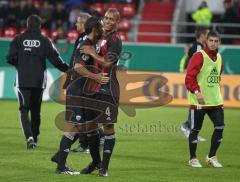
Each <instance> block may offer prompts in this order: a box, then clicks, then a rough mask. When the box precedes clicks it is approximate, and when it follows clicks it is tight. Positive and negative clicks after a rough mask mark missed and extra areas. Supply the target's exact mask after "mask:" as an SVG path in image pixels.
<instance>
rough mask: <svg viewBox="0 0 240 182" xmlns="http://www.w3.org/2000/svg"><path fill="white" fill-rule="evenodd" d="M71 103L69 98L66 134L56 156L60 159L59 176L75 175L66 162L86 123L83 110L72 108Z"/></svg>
mask: <svg viewBox="0 0 240 182" xmlns="http://www.w3.org/2000/svg"><path fill="white" fill-rule="evenodd" d="M70 101H71V98H70V97H67V100H66V103H67V105H66V115H65V120H66V121H67V122H66V124H65V129H64V134H63V136H62V138H61V141H60V144H59V150H58V152H57V154H55V155H57V157H58V159H57V169H56V173H59V174H75V172H74V171H71V170H70V169H69V168H68V167H67V166H66V160H67V157H68V154H69V152H70V148H71V146H72V144H73V143H74V142H75V141H76V140H75V139H76V138H77V137H75V136H76V135H77V134H78V132H79V130H80V129H81V128H80V127H78V126H81V123H83V121H84V116H83V109H82V108H79V107H71V102H70ZM76 124H77V126H76ZM78 173H79V172H78ZM78 173H77V174H78Z"/></svg>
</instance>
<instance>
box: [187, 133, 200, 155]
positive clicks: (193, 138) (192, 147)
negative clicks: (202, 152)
mask: <svg viewBox="0 0 240 182" xmlns="http://www.w3.org/2000/svg"><path fill="white" fill-rule="evenodd" d="M198 133H199V131H198V130H195V129H192V130H191V132H190V135H189V138H188V141H189V151H190V159H193V158H196V150H197V136H198Z"/></svg>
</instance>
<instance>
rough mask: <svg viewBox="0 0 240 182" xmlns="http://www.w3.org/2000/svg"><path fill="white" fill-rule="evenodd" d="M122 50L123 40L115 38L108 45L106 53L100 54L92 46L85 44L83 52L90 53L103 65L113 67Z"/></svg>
mask: <svg viewBox="0 0 240 182" xmlns="http://www.w3.org/2000/svg"><path fill="white" fill-rule="evenodd" d="M121 51H122V42H121V40H120V39H113V38H112V40H111V42H110V43H109V45H108V46H107V50H106V52H107V53H106V55H105V56H104V57H103V56H99V55H98V54H97V52H96V51H95V50H94V49H92V48H91V47H89V46H88V47H87V46H83V48H82V49H81V52H83V53H85V54H88V55H90V56H91V57H93V58H94V60H95V61H96V62H97V63H99V64H100V65H101V66H103V67H111V66H112V65H113V64H115V63H117V61H118V59H119V57H120V54H121Z"/></svg>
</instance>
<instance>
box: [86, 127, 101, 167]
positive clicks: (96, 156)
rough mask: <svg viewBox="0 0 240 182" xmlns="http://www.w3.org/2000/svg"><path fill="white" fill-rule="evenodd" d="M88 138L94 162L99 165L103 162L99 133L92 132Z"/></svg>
mask: <svg viewBox="0 0 240 182" xmlns="http://www.w3.org/2000/svg"><path fill="white" fill-rule="evenodd" d="M87 136H88V144H89V150H90V154H91V157H92V160H93V164H94V165H96V166H97V165H98V164H100V162H101V156H100V151H99V142H100V138H99V133H98V132H97V131H94V132H91V133H88V134H87Z"/></svg>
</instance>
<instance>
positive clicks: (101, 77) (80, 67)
mask: <svg viewBox="0 0 240 182" xmlns="http://www.w3.org/2000/svg"><path fill="white" fill-rule="evenodd" d="M74 70H75V71H76V72H77V73H78V74H79V75H82V76H83V77H87V78H90V79H93V80H95V81H96V82H98V83H100V84H106V83H108V81H109V77H107V74H106V73H98V74H95V73H92V72H91V71H89V70H88V69H87V68H85V64H84V63H83V62H81V61H78V62H77V63H76V64H75V65H74Z"/></svg>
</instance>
